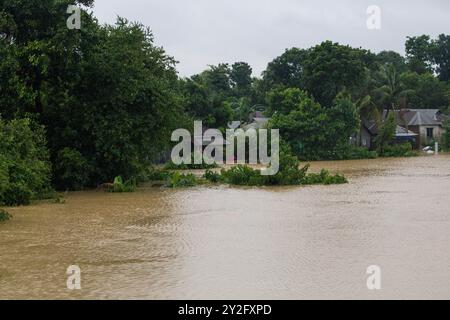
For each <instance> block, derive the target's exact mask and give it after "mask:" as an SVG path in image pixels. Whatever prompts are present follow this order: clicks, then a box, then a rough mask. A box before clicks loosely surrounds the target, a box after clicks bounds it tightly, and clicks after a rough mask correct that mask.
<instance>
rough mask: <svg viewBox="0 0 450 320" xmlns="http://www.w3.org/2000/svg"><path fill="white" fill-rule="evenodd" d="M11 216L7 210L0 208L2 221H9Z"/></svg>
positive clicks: (0, 219) (0, 220)
mask: <svg viewBox="0 0 450 320" xmlns="http://www.w3.org/2000/svg"><path fill="white" fill-rule="evenodd" d="M11 217H12V216H11V215H10V214H9V213H8V212H7V211H5V210H3V209H0V222H4V221H8V220H10V219H11Z"/></svg>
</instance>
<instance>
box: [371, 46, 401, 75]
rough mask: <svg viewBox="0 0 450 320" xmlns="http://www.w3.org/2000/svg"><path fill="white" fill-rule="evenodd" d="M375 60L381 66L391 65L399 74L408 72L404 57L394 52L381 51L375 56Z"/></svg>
mask: <svg viewBox="0 0 450 320" xmlns="http://www.w3.org/2000/svg"><path fill="white" fill-rule="evenodd" d="M376 60H377V62H378V63H379V64H380V65H381V66H385V67H386V66H388V65H393V66H394V67H395V69H396V70H397V71H398V72H399V73H403V72H406V71H407V70H408V66H407V64H406V59H405V57H403V56H402V55H400V54H399V53H397V52H395V51H381V52H380V53H379V54H377V57H376Z"/></svg>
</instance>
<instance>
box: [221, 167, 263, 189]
mask: <svg viewBox="0 0 450 320" xmlns="http://www.w3.org/2000/svg"><path fill="white" fill-rule="evenodd" d="M221 175H222V177H223V180H224V181H225V182H227V183H229V184H234V185H237V186H260V185H263V184H264V179H265V177H264V176H262V175H261V171H260V170H255V169H253V168H250V167H249V166H244V165H238V166H235V167H232V168H231V169H229V170H225V169H222V171H221Z"/></svg>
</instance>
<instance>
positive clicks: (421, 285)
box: [0, 155, 450, 299]
mask: <svg viewBox="0 0 450 320" xmlns="http://www.w3.org/2000/svg"><path fill="white" fill-rule="evenodd" d="M319 168H328V169H330V170H333V171H338V172H341V173H344V174H346V175H347V176H348V177H349V178H350V184H348V185H338V186H314V187H282V188H261V189H258V188H232V187H225V186H221V187H199V188H194V189H184V190H165V189H158V188H153V189H142V190H140V191H139V192H137V193H133V194H109V193H104V192H97V191H93V192H80V193H71V194H69V195H68V196H67V197H66V203H65V204H62V205H56V204H47V203H40V204H36V205H33V206H30V207H21V208H14V209H10V211H11V213H12V214H13V215H14V219H13V220H12V221H10V222H8V223H6V224H1V225H0V289H1V290H0V298H3V299H4V298H12V299H15V298H32V299H37V298H41V299H47V298H86V299H97V298H103V299H108V298H125V299H126V298H137V299H146V298H150V299H152V298H155V299H160V298H172V299H178V298H188V299H196V298H200V299H221V298H223V299H227V298H234V299H240V298H242V299H251V298H252V299H282V298H286V299H303V298H325V299H328V298H442V299H449V298H450V272H449V271H450V246H449V243H450V209H449V208H450V198H449V190H450V174H449V173H450V156H448V155H443V156H432V157H420V158H411V159H378V160H363V161H346V162H318V163H314V164H313V165H312V169H313V170H318V169H319ZM374 264H375V265H379V266H380V267H381V268H382V272H383V273H382V276H383V279H382V286H383V289H382V290H381V291H378V292H373V291H369V290H367V287H366V279H367V275H366V269H367V267H368V266H369V265H374ZM69 265H79V266H80V268H81V270H82V290H81V291H69V290H67V288H66V280H67V275H66V273H65V272H66V269H67V267H68V266H69Z"/></svg>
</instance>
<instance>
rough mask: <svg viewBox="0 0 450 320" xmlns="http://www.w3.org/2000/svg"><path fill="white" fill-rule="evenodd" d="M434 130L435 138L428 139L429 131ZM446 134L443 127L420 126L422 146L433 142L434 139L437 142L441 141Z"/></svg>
mask: <svg viewBox="0 0 450 320" xmlns="http://www.w3.org/2000/svg"><path fill="white" fill-rule="evenodd" d="M428 128H433V129H434V132H433V138H428V137H427V129H428ZM443 134H444V129H443V128H442V127H441V126H438V125H436V126H431V125H429V126H420V130H419V135H420V146H424V145H426V144H428V143H430V142H431V140H432V139H435V140H437V141H440V140H441V138H442V136H443Z"/></svg>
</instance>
